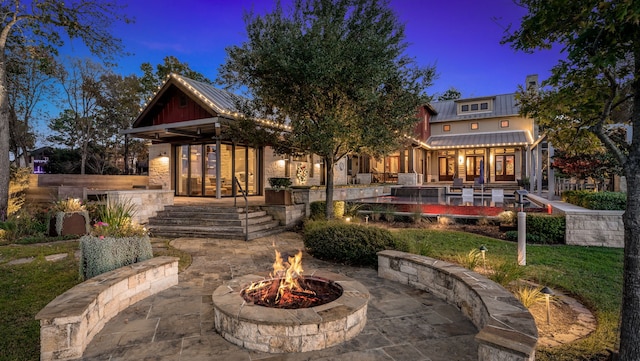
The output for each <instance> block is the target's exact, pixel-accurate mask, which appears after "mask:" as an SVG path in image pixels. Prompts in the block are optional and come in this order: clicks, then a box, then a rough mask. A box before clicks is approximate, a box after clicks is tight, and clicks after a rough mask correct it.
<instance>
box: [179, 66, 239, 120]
mask: <svg viewBox="0 0 640 361" xmlns="http://www.w3.org/2000/svg"><path fill="white" fill-rule="evenodd" d="M171 77H172V78H174V79H176V80H177V81H178V82H179V83H181V84H182V85H184V86H185V87H186V88H187V89H188V90H189V91H190V92H191V94H192V95H194V96H197V97H199V98H200V100H202V101H204V103H205V104H206V105H208V106H209V107H211V109H212V110H213V111H215V112H216V113H218V114H220V115H222V114H224V115H237V112H238V110H237V108H236V104H237V102H238V100H240V99H241V97H240V96H238V95H236V94H233V93H231V92H228V91H226V90H223V89H218V88H215V87H213V86H212V85H211V84H207V83H203V82H199V81H196V80H193V79H189V78H185V77H183V76H181V75H178V74H174V73H172V74H171Z"/></svg>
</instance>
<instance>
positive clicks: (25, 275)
mask: <svg viewBox="0 0 640 361" xmlns="http://www.w3.org/2000/svg"><path fill="white" fill-rule="evenodd" d="M394 233H395V234H396V236H397V237H398V238H399V239H402V240H403V241H404V242H403V243H404V244H405V245H406V246H407V247H410V248H411V249H412V251H414V252H416V253H421V254H424V255H427V256H430V257H435V258H441V259H445V260H449V261H455V260H456V259H457V258H458V256H463V255H466V254H468V253H469V251H470V250H472V249H477V248H478V247H479V246H480V245H483V244H484V245H485V246H486V247H487V248H488V252H487V254H486V256H487V267H491V266H492V265H494V264H497V263H501V262H504V261H512V262H515V261H516V257H517V247H516V244H515V243H512V242H507V241H501V240H497V239H493V238H488V237H483V236H479V235H475V234H470V233H464V232H457V231H445V230H431V229H429V230H425V229H420V230H418V229H402V230H397V231H395V232H394ZM77 249H78V242H77V241H65V242H55V243H49V244H46V245H10V246H0V272H1V273H2V277H0V350H2V352H0V361H5V360H7V361H8V360H38V359H39V354H40V351H39V348H40V347H39V330H40V326H39V324H38V322H37V321H36V320H35V318H34V317H35V315H36V313H38V311H39V310H40V309H42V308H43V307H44V306H45V305H46V304H47V303H49V301H51V300H52V299H54V298H55V297H56V296H57V295H59V294H61V293H63V292H64V291H65V290H67V289H69V288H71V287H73V286H74V285H75V284H77V283H79V282H80V280H79V278H78V264H77V261H76V260H75V258H74V257H72V256H69V257H67V258H66V259H64V260H62V261H58V262H47V261H45V260H44V256H46V255H50V254H56V253H68V254H70V255H73V253H74V252H75V251H76V250H77ZM154 254H155V255H160V254H170V255H175V256H179V257H181V259H182V262H181V265H180V266H181V267H180V268H181V269H184V267H186V266H187V265H188V264H189V262H190V258H189V256H188V255H186V254H181V253H180V252H178V251H177V250H175V249H172V248H171V247H170V246H169V245H168V244H167V242H166V241H159V240H156V241H155V242H154ZM622 256H623V251H622V249H611V248H599V247H577V246H536V245H528V246H527V266H525V267H524V269H525V274H526V278H528V279H530V280H532V281H534V282H537V283H539V284H543V285H546V286H549V287H551V288H556V289H562V290H564V291H565V292H566V293H568V294H570V295H571V296H573V297H575V298H577V299H578V300H580V301H581V302H582V303H584V304H585V305H586V306H587V307H589V309H591V310H592V312H594V314H595V315H596V318H597V320H598V328H597V330H596V331H595V332H594V333H593V334H591V335H590V336H588V337H587V338H585V339H583V340H580V341H577V342H574V343H571V344H569V345H566V346H563V347H558V348H553V349H542V350H539V351H538V352H537V358H536V359H537V360H543V361H544V360H554V361H555V360H559V361H568V360H572V361H573V360H604V359H605V358H606V356H607V349H613V348H615V344H616V335H617V332H616V327H617V323H618V315H619V310H620V302H621V294H622ZM25 257H35V259H34V261H33V262H31V263H27V264H22V265H8V264H7V262H9V261H10V260H13V259H18V258H25Z"/></svg>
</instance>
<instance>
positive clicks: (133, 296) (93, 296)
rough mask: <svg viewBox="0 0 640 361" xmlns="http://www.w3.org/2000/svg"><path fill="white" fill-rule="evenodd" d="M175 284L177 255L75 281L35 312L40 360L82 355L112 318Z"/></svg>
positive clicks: (157, 258) (70, 358)
mask: <svg viewBox="0 0 640 361" xmlns="http://www.w3.org/2000/svg"><path fill="white" fill-rule="evenodd" d="M176 284H178V258H176V257H156V258H152V259H150V260H146V261H143V262H139V263H135V264H132V265H130V266H125V267H122V268H118V269H116V270H113V271H110V272H106V273H103V274H101V275H99V276H96V277H93V278H91V279H89V280H87V281H84V282H82V283H80V284H78V285H76V286H75V287H73V288H71V289H70V290H68V291H66V292H65V293H63V294H61V295H60V296H58V297H56V298H55V299H54V300H53V301H51V302H49V304H48V305H46V306H45V307H44V308H43V309H42V310H40V312H38V314H37V315H36V319H37V320H40V360H41V361H49V360H73V359H78V358H80V357H82V353H83V352H84V350H85V348H86V347H87V344H89V342H90V341H91V340H92V339H93V337H94V336H95V335H96V334H97V333H98V332H100V330H102V328H103V327H104V325H105V324H106V323H107V322H108V321H109V320H110V319H111V318H113V317H114V316H116V315H117V314H118V313H119V312H121V311H122V310H124V309H126V308H127V307H129V306H130V305H132V304H134V303H136V302H138V301H140V300H142V299H144V298H146V297H148V296H151V295H154V294H156V293H158V292H160V291H163V290H165V289H167V288H169V287H171V286H174V285H176Z"/></svg>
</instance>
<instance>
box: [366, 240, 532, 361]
mask: <svg viewBox="0 0 640 361" xmlns="http://www.w3.org/2000/svg"><path fill="white" fill-rule="evenodd" d="M378 276H379V277H381V278H385V279H388V280H392V281H396V282H399V283H403V284H406V285H411V286H413V287H415V288H418V289H421V290H426V291H428V292H430V293H432V294H434V295H436V296H437V297H440V298H442V299H443V300H445V301H446V302H448V303H450V304H452V305H455V306H456V307H458V308H459V309H460V310H461V311H462V313H464V314H465V315H466V316H467V317H469V318H470V319H471V321H472V322H473V323H474V324H475V326H476V327H477V328H478V329H479V330H480V331H479V332H478V334H477V335H476V342H477V343H478V360H479V361H495V360H500V361H512V360H513V361H525V360H527V361H532V360H534V359H535V349H536V343H537V341H538V329H537V327H536V324H535V321H534V319H533V316H531V314H530V313H529V311H528V310H527V309H526V308H525V307H524V306H523V305H522V304H521V303H520V302H519V301H518V300H517V299H516V298H515V297H514V296H513V294H511V293H510V292H509V291H507V290H506V289H504V288H503V287H502V286H500V285H498V284H496V283H495V282H493V281H491V280H489V279H487V278H486V277H484V276H482V275H480V274H478V273H476V272H473V271H470V270H468V269H466V268H463V267H460V266H457V265H454V264H451V263H448V262H444V261H440V260H436V259H433V258H429V257H425V256H419V255H415V254H410V253H405V252H398V251H390V250H388V251H382V252H379V253H378Z"/></svg>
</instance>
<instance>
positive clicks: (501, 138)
mask: <svg viewBox="0 0 640 361" xmlns="http://www.w3.org/2000/svg"><path fill="white" fill-rule="evenodd" d="M531 143H533V138H532V137H531V134H530V133H529V132H528V131H524V130H518V131H508V132H494V133H474V134H455V135H436V136H431V137H430V138H429V139H427V141H426V144H427V146H428V147H430V148H431V149H447V148H475V147H507V146H517V145H527V144H531Z"/></svg>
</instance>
